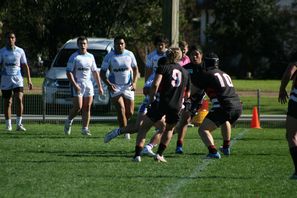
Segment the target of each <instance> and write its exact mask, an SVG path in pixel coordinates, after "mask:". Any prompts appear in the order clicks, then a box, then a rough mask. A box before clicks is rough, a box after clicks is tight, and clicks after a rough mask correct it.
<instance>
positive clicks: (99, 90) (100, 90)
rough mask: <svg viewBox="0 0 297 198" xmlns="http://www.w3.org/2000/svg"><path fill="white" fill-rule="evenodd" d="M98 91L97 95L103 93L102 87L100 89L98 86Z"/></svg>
mask: <svg viewBox="0 0 297 198" xmlns="http://www.w3.org/2000/svg"><path fill="white" fill-rule="evenodd" d="M98 93H99V95H102V94H103V93H104V91H103V89H102V87H101V86H100V87H99V88H98Z"/></svg>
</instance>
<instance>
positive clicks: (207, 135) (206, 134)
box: [198, 117, 221, 158]
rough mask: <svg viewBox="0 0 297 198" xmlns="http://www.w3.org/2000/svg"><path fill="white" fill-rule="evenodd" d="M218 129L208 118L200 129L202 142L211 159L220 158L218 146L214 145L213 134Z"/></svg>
mask: <svg viewBox="0 0 297 198" xmlns="http://www.w3.org/2000/svg"><path fill="white" fill-rule="evenodd" d="M216 128H217V125H216V124H215V123H214V122H213V121H212V120H210V119H208V118H207V117H206V118H205V119H204V120H203V122H202V124H201V126H200V127H199V129H198V133H199V135H200V137H201V140H202V142H203V143H204V144H205V146H206V147H207V148H208V151H209V153H208V155H207V157H209V158H220V157H221V156H220V154H219V153H218V151H217V149H216V146H215V144H214V139H213V136H212V134H211V132H212V131H214V130H215V129H216Z"/></svg>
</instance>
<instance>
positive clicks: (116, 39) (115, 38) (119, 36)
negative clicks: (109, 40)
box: [113, 35, 125, 42]
mask: <svg viewBox="0 0 297 198" xmlns="http://www.w3.org/2000/svg"><path fill="white" fill-rule="evenodd" d="M121 39H123V40H125V36H124V35H117V36H116V37H114V40H113V41H114V42H116V41H118V40H121Z"/></svg>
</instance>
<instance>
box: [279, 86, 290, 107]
mask: <svg viewBox="0 0 297 198" xmlns="http://www.w3.org/2000/svg"><path fill="white" fill-rule="evenodd" d="M288 98H289V96H288V93H287V91H286V89H280V90H279V94H278V102H279V103H281V104H285V103H286V102H287V99H288Z"/></svg>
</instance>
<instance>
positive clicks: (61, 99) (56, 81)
mask: <svg viewBox="0 0 297 198" xmlns="http://www.w3.org/2000/svg"><path fill="white" fill-rule="evenodd" d="M76 42H77V38H75V39H71V40H69V41H67V42H66V43H65V44H64V45H63V46H62V47H61V49H60V50H59V51H58V53H57V55H56V57H55V58H54V60H53V61H52V63H51V65H50V68H49V70H48V71H47V72H46V76H45V79H44V82H43V98H44V103H45V104H46V105H71V104H72V96H71V91H70V82H69V80H68V79H67V76H66V66H67V62H68V59H69V57H70V56H71V54H73V53H74V52H75V51H76V50H78V47H77V44H76ZM113 46H114V43H113V39H106V38H88V52H90V53H92V54H93V55H94V57H95V61H96V64H97V67H98V71H99V70H100V67H101V63H102V60H103V58H104V56H105V55H106V54H107V53H108V52H110V51H111V50H112V49H113ZM93 83H94V92H95V95H94V100H93V105H95V106H102V107H103V108H104V107H105V108H104V109H106V110H110V108H111V102H110V95H109V91H108V89H107V86H106V85H105V84H104V83H103V81H101V83H102V85H103V90H104V94H103V95H99V94H98V88H97V84H96V83H95V80H93Z"/></svg>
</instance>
